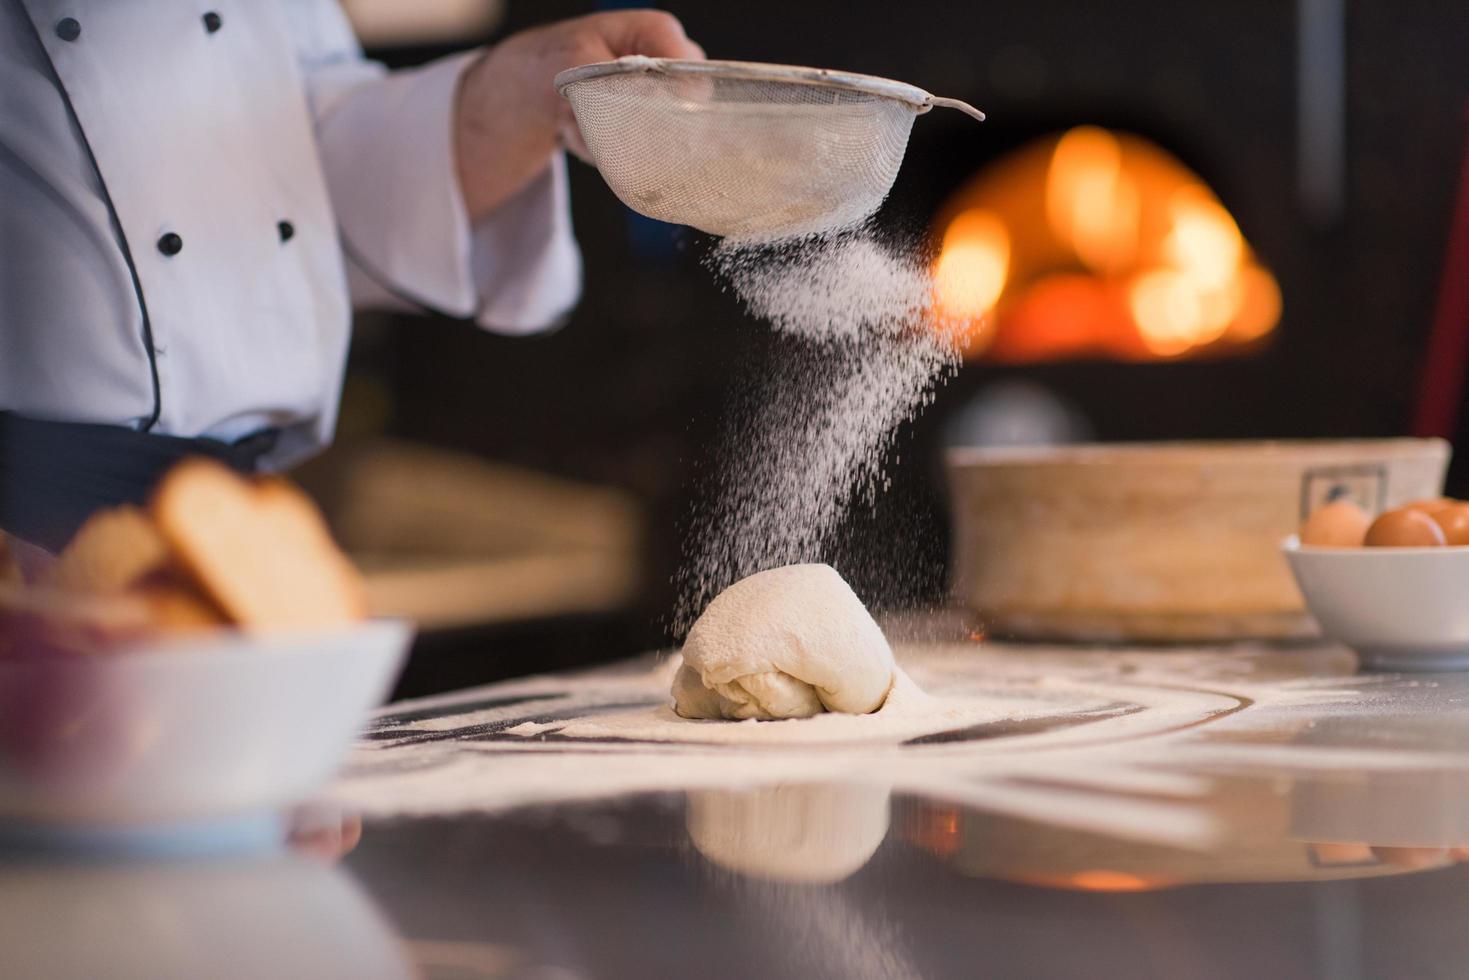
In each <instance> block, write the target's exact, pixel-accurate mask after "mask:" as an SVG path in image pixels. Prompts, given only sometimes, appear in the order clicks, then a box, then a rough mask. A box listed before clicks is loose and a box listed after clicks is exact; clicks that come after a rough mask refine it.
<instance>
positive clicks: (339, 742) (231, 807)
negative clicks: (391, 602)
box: [0, 620, 413, 836]
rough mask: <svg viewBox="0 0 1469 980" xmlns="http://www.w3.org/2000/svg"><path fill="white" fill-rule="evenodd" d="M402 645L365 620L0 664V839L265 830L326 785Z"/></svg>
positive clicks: (398, 636) (385, 688)
mask: <svg viewBox="0 0 1469 980" xmlns="http://www.w3.org/2000/svg"><path fill="white" fill-rule="evenodd" d="M412 636H413V629H412V627H411V625H409V624H408V623H406V622H401V621H396V620H380V621H374V622H370V623H364V624H362V625H360V626H355V627H352V628H350V629H343V630H334V631H331V632H322V633H314V634H292V635H280V636H258V635H256V636H252V635H245V634H240V633H234V632H221V633H219V634H217V635H211V636H210V637H208V638H207V639H191V640H178V641H171V642H169V643H165V644H159V645H157V646H154V647H149V648H137V649H131V650H127V651H119V652H117V653H114V654H111V655H108V656H96V657H82V656H64V657H63V656H56V657H37V658H35V659H17V660H5V661H0V828H3V829H7V830H9V831H11V832H17V831H21V830H24V829H32V830H36V831H39V832H42V833H50V832H55V833H57V834H60V835H64V834H65V833H67V832H69V831H77V832H79V833H82V834H86V833H94V834H103V835H106V834H113V835H124V836H125V835H126V834H128V833H129V832H132V831H144V832H147V831H150V830H154V831H156V830H159V829H166V828H171V829H172V830H173V831H175V832H176V833H178V834H188V833H192V832H194V831H195V830H197V829H198V828H201V827H202V828H208V827H210V826H228V825H233V826H234V827H235V828H236V829H238V826H239V824H240V823H241V822H242V821H243V822H246V823H248V822H249V821H251V820H255V821H269V820H270V819H271V818H272V817H273V815H274V814H276V813H277V812H278V811H279V810H280V809H281V808H282V807H285V806H288V805H290V804H293V803H297V802H300V801H301V800H303V799H305V798H306V797H308V796H309V795H311V794H312V793H313V792H314V791H315V790H317V789H318V788H319V787H321V786H322V785H323V784H324V783H325V782H326V781H327V780H328V779H330V778H331V776H332V775H333V774H334V772H335V771H336V768H337V766H338V765H339V764H340V762H341V760H342V757H343V755H344V754H345V752H346V750H347V748H348V746H349V745H350V744H351V742H352V740H353V738H354V737H355V736H356V734H357V731H358V727H359V726H360V725H361V724H362V723H363V721H364V719H365V718H366V717H367V714H368V712H369V711H371V709H372V708H374V707H376V706H377V705H379V704H381V703H382V701H383V699H384V698H386V697H387V695H388V694H389V693H390V691H391V688H392V684H393V682H394V680H395V679H396V678H397V675H398V670H399V668H400V667H401V665H402V663H403V659H404V656H405V655H406V653H407V650H408V644H409V641H410V640H411V639H412Z"/></svg>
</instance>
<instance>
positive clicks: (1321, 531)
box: [1301, 500, 1372, 548]
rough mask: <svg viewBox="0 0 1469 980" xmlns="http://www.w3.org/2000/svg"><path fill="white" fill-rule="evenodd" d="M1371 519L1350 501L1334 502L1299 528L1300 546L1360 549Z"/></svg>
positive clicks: (1312, 515) (1313, 512)
mask: <svg viewBox="0 0 1469 980" xmlns="http://www.w3.org/2000/svg"><path fill="white" fill-rule="evenodd" d="M1371 523H1372V518H1370V517H1368V516H1367V512H1366V511H1365V510H1363V509H1362V508H1360V507H1358V506H1357V505H1356V504H1354V503H1352V502H1351V501H1350V500H1333V501H1332V502H1331V503H1329V504H1323V505H1322V506H1320V507H1317V508H1316V509H1315V510H1314V511H1312V512H1311V516H1310V517H1308V518H1306V523H1304V524H1302V525H1301V544H1304V545H1309V546H1311V547H1315V548H1360V547H1362V541H1363V539H1365V538H1366V537H1367V526H1368V525H1369V524H1371Z"/></svg>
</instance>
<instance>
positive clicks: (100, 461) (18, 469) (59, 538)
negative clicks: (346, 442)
mask: <svg viewBox="0 0 1469 980" xmlns="http://www.w3.org/2000/svg"><path fill="white" fill-rule="evenodd" d="M279 435H280V432H279V431H278V430H275V429H269V430H266V431H264V432H260V433H257V434H255V435H252V436H247V437H246V438H244V439H242V440H240V441H239V442H236V443H223V442H217V441H215V440H213V439H183V438H179V437H177V436H162V435H154V434H152V433H147V432H138V431H135V430H133V429H128V428H124V427H122V426H114V425H91V424H83V423H76V422H40V421H37V420H35V419H28V418H23V417H21V416H18V415H13V414H10V413H8V412H0V530H3V531H5V532H7V533H8V534H12V535H14V536H15V537H17V538H20V539H21V540H23V541H28V542H30V543H31V544H35V545H39V546H41V547H42V548H45V549H46V550H47V551H51V552H57V551H60V550H61V549H62V548H63V547H64V546H65V545H66V543H67V542H68V541H70V540H71V537H72V535H73V534H75V533H76V529H77V528H78V527H80V526H81V524H82V522H83V521H85V520H86V519H87V518H88V517H90V516H91V515H92V514H93V513H95V512H96V511H98V510H100V509H102V508H103V507H111V506H115V505H117V504H142V503H145V502H147V500H148V497H149V495H150V494H152V492H153V488H154V487H155V486H157V484H158V481H159V480H160V479H161V478H162V477H163V474H164V473H165V472H167V471H168V469H169V467H171V466H172V465H173V464H174V463H177V462H178V461H179V460H181V459H184V458H186V457H190V456H205V457H208V458H210V459H215V460H219V461H220V462H222V463H225V464H227V465H229V466H231V467H233V468H234V469H236V470H239V471H240V472H242V473H253V472H254V471H255V470H256V468H257V467H258V465H259V463H260V459H261V457H262V456H264V455H265V454H266V453H268V452H270V451H271V450H272V449H273V448H275V444H276V440H277V438H278V437H279Z"/></svg>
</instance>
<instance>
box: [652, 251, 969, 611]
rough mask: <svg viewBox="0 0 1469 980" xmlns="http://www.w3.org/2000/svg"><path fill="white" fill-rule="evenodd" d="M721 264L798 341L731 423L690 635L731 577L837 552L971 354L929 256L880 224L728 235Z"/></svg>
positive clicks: (738, 289) (693, 596)
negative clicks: (837, 540) (860, 504)
mask: <svg viewBox="0 0 1469 980" xmlns="http://www.w3.org/2000/svg"><path fill="white" fill-rule="evenodd" d="M708 264H709V266H710V267H711V268H712V270H713V271H714V273H715V274H716V275H717V276H718V277H719V279H720V280H721V281H722V282H723V283H725V284H726V286H727V287H728V288H729V289H730V290H731V291H732V292H733V293H734V294H735V295H736V296H737V297H738V298H739V299H740V301H741V302H742V303H743V304H744V306H745V308H746V309H747V310H748V311H749V312H750V313H751V314H753V315H754V316H756V317H759V318H760V319H762V320H764V321H766V322H767V323H769V324H770V326H771V327H773V328H774V329H775V331H776V332H777V333H778V334H779V335H781V339H782V340H783V341H786V342H788V344H787V348H788V349H783V351H782V354H783V356H782V358H781V359H780V360H779V361H778V362H777V363H776V364H775V365H774V367H773V368H772V371H771V374H770V376H769V377H767V378H765V379H763V383H762V384H760V385H759V387H758V390H757V391H755V392H753V393H752V397H751V398H750V399H749V407H748V409H747V410H746V411H744V412H737V413H735V415H734V416H733V417H732V418H731V419H730V420H729V424H728V426H727V428H726V432H725V438H724V443H723V446H722V455H723V459H722V464H723V465H722V469H721V471H720V473H719V474H718V475H717V477H716V485H715V486H714V487H713V490H712V493H711V494H710V500H709V502H708V504H707V506H704V507H702V508H701V509H700V510H699V511H698V512H697V513H696V514H695V515H694V518H693V520H692V524H691V527H690V528H689V534H688V538H687V541H688V544H687V554H686V560H685V564H684V567H683V569H682V571H681V573H680V582H679V585H680V593H681V594H680V597H679V603H678V607H677V609H676V611H675V615H674V622H673V626H674V631H675V633H677V634H679V635H682V634H683V633H684V632H686V631H687V630H688V628H689V626H690V625H691V624H692V623H693V621H694V619H695V618H696V617H697V616H698V615H699V613H700V612H701V611H702V610H703V609H704V607H705V606H706V605H707V604H708V603H709V601H710V600H711V599H712V598H713V597H714V596H715V595H717V594H718V593H719V592H720V591H721V590H723V589H724V588H725V587H727V586H728V585H730V584H731V583H733V582H735V581H737V580H739V579H741V578H744V577H746V576H748V575H750V574H753V573H754V572H757V571H761V570H763V569H766V568H771V567H774V566H778V565H789V564H796V563H798V562H816V561H822V560H825V559H827V558H828V557H830V556H829V551H830V536H831V533H832V531H833V529H834V528H835V527H836V526H837V525H838V523H839V522H840V521H841V519H842V518H843V517H844V516H845V515H846V513H847V512H848V509H849V508H850V507H851V505H852V503H853V502H854V501H859V500H864V499H865V500H871V499H873V498H874V495H875V494H876V493H877V492H878V491H880V490H881V489H882V487H883V481H884V467H885V463H886V462H887V457H888V454H889V450H890V449H891V447H892V440H893V438H894V434H895V432H896V430H897V428H898V426H899V425H900V424H901V423H902V422H904V421H905V420H907V419H910V418H912V417H913V416H914V415H915V414H916V413H917V412H918V411H919V410H920V409H921V408H922V407H924V405H925V404H927V402H929V401H930V400H931V399H932V397H933V392H934V388H935V384H936V382H938V381H939V380H940V379H941V378H942V377H944V375H945V374H946V373H948V372H951V371H952V370H953V369H954V368H955V367H956V366H957V363H958V348H957V345H956V343H955V336H956V334H955V331H954V330H953V329H952V328H951V326H950V325H949V324H947V323H945V322H943V320H942V319H941V318H940V317H939V316H938V315H937V314H936V312H935V308H934V303H933V281H932V276H931V273H930V269H929V265H928V263H927V261H926V260H925V257H924V256H922V255H920V254H916V253H915V252H914V251H913V250H911V249H910V250H907V251H897V250H894V249H893V248H890V247H888V246H887V245H885V244H884V243H883V242H882V241H880V240H879V237H878V236H877V235H876V234H875V233H874V232H873V231H872V230H871V228H869V227H863V228H859V229H856V230H848V231H845V232H841V233H837V234H831V235H825V236H815V237H811V238H805V239H800V240H796V241H792V242H785V243H777V244H769V243H748V242H740V241H730V240H726V241H725V242H724V243H722V244H721V245H719V246H718V247H717V248H716V249H715V250H714V252H713V254H712V255H711V257H710V259H709V262H708Z"/></svg>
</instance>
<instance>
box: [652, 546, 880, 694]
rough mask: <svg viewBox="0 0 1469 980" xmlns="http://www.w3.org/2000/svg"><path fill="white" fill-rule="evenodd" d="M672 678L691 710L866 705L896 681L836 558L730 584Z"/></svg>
mask: <svg viewBox="0 0 1469 980" xmlns="http://www.w3.org/2000/svg"><path fill="white" fill-rule="evenodd" d="M683 658H684V662H683V666H682V667H680V668H679V671H678V674H677V675H676V676H675V677H674V680H673V701H674V710H675V711H677V712H678V713H679V714H680V715H682V716H684V717H685V718H726V719H731V720H737V719H745V718H763V719H773V718H808V717H810V716H811V715H814V714H819V713H820V712H822V711H844V712H848V713H850V714H867V713H868V712H872V711H876V710H877V709H878V708H881V707H882V705H883V701H885V700H886V699H887V695H888V690H889V689H890V688H891V687H892V686H893V671H894V665H893V651H892V648H891V647H889V646H888V641H887V638H886V637H884V636H883V635H882V630H881V629H880V628H878V625H877V623H876V622H875V621H874V620H873V618H872V616H871V615H870V614H869V613H868V612H867V608H866V607H865V606H863V605H862V600H861V599H858V598H857V595H856V593H854V592H853V591H852V589H851V587H850V586H849V585H847V583H846V582H845V581H844V580H843V579H842V577H841V576H840V575H838V574H837V572H836V569H834V568H832V567H831V566H830V565H786V566H784V567H782V568H772V569H768V570H767V571H763V572H758V573H756V574H755V575H751V576H750V577H749V578H745V579H741V580H740V581H738V582H736V583H735V584H734V585H731V586H730V587H729V588H727V589H725V590H724V591H723V592H721V593H720V594H719V595H718V596H716V597H715V599H714V601H713V602H711V603H710V604H709V607H708V608H707V609H705V610H704V613H703V615H701V616H700V617H699V618H698V620H697V621H695V623H694V626H693V628H692V629H691V630H689V635H688V639H687V640H685V641H684V648H683Z"/></svg>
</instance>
